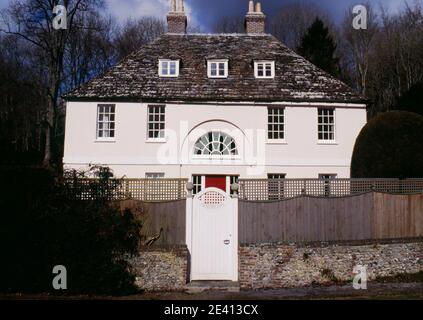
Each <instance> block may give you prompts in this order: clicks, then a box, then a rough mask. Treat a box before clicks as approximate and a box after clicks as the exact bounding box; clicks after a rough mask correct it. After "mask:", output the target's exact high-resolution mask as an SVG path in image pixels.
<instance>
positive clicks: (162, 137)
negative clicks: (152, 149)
mask: <svg viewBox="0 0 423 320" xmlns="http://www.w3.org/2000/svg"><path fill="white" fill-rule="evenodd" d="M156 108H161V109H162V108H163V112H161V111H160V112H159V113H156V111H155V110H156ZM152 109H153V110H154V111H153V113H151V112H150V110H152ZM156 115H158V116H159V117H161V116H162V115H163V116H164V120H161V119H160V118H159V120H156V119H155V116H156ZM150 116H153V120H150ZM162 124H163V129H160V125H162ZM150 125H153V129H150ZM156 125H159V129H158V130H159V133H160V134H159V136H158V137H155V136H153V137H150V132H151V131H152V132H153V133H154V132H156V131H157V129H156V128H155V126H156ZM165 130H166V106H165V105H160V104H149V105H148V106H147V142H166V137H165Z"/></svg>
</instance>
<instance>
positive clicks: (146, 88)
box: [65, 34, 364, 103]
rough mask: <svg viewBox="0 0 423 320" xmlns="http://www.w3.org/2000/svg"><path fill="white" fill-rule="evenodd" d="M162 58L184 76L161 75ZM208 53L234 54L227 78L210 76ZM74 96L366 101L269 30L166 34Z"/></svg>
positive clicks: (219, 56)
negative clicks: (175, 63)
mask: <svg viewBox="0 0 423 320" xmlns="http://www.w3.org/2000/svg"><path fill="white" fill-rule="evenodd" d="M159 59H179V60H180V74H179V77H178V78H161V77H159V75H158V61H159ZM207 59H229V77H228V78H227V79H209V78H208V77H207ZM255 60H274V61H275V62H276V75H275V78H274V79H256V78H255V77H254V61H255ZM65 98H66V99H68V100H136V101H138V100H152V101H245V102H247V101H255V102H271V101H272V102H276V101H305V102H313V101H316V102H349V103H351V102H363V101H364V98H363V97H361V96H360V95H358V94H357V93H356V92H354V91H353V90H352V89H351V88H350V87H348V86H347V85H346V84H344V83H343V82H341V81H339V80H337V79H335V78H333V77H332V76H330V75H328V74H327V73H326V72H324V71H322V70H320V69H319V68H317V67H316V66H314V65H313V64H311V63H310V62H308V61H307V60H305V59H304V58H302V57H301V56H299V55H297V54H296V53H294V52H293V51H292V50H290V49H288V48H287V47H285V46H284V45H283V44H282V43H281V42H280V41H279V40H277V39H276V38H275V37H273V36H271V35H268V34H257V35H251V34H165V35H163V36H161V37H160V38H158V39H157V40H156V41H154V42H152V43H150V44H148V45H146V46H144V47H143V48H142V49H141V50H139V51H138V52H135V53H133V54H131V55H129V56H128V57H127V58H126V59H124V60H123V61H122V62H120V63H119V64H117V65H116V66H114V67H112V68H111V69H110V70H108V71H107V72H105V73H104V74H103V75H100V76H98V77H97V78H95V79H93V80H91V81H90V82H88V83H87V84H85V85H83V86H82V87H80V88H78V89H76V90H75V91H73V92H71V93H69V94H67V95H66V96H65Z"/></svg>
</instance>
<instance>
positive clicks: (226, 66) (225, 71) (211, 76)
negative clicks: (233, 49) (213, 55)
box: [207, 59, 229, 79]
mask: <svg viewBox="0 0 423 320" xmlns="http://www.w3.org/2000/svg"><path fill="white" fill-rule="evenodd" d="M221 63H223V64H224V68H225V69H224V74H223V75H220V74H219V64H221ZM213 64H216V70H217V75H215V76H214V75H212V74H211V71H212V65H213ZM228 69H229V60H227V59H226V60H225V59H221V60H217V59H216V60H207V76H208V77H209V78H212V79H224V78H227V77H228V75H229V71H228Z"/></svg>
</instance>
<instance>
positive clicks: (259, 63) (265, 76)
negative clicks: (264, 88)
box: [254, 60, 275, 79]
mask: <svg viewBox="0 0 423 320" xmlns="http://www.w3.org/2000/svg"><path fill="white" fill-rule="evenodd" d="M268 64H270V66H271V75H270V76H268V75H267V74H266V65H268ZM259 65H263V71H264V74H263V76H259V74H258V73H259ZM254 76H255V77H256V78H257V79H273V78H275V61H265V60H263V61H254Z"/></svg>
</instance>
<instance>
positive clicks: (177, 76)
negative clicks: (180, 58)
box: [159, 74, 179, 78]
mask: <svg viewBox="0 0 423 320" xmlns="http://www.w3.org/2000/svg"><path fill="white" fill-rule="evenodd" d="M159 77H160V78H179V75H172V76H165V75H162V74H159Z"/></svg>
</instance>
